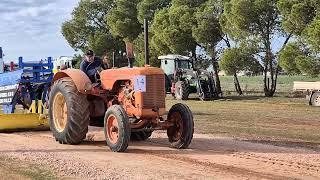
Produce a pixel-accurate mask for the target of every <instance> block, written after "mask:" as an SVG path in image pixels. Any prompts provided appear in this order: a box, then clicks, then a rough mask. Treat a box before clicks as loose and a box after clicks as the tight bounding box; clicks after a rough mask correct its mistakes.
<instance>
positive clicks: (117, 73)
mask: <svg viewBox="0 0 320 180" xmlns="http://www.w3.org/2000/svg"><path fill="white" fill-rule="evenodd" d="M139 75H145V76H149V75H150V76H153V75H156V76H164V72H163V70H162V69H160V68H155V67H150V66H145V67H139V68H119V69H109V70H104V71H102V72H101V74H100V77H101V86H102V89H105V90H109V91H114V92H117V93H118V98H119V102H121V104H122V105H123V107H124V109H125V110H126V112H127V114H128V116H129V117H136V118H147V119H150V118H156V117H158V116H162V115H163V114H164V113H165V107H148V108H146V107H143V106H144V98H145V96H146V93H144V92H135V93H134V98H135V100H134V101H132V100H131V99H126V98H125V97H124V94H123V93H124V92H123V90H122V87H117V86H115V84H116V83H117V82H119V81H120V82H121V81H127V82H131V84H129V85H128V87H127V88H129V89H131V90H133V85H134V80H135V77H136V76H139ZM63 77H70V78H71V79H72V80H73V82H74V83H75V84H76V86H77V89H78V91H80V92H82V93H88V92H90V91H85V90H88V89H87V88H88V87H90V85H91V84H92V83H91V81H90V79H89V78H88V77H87V75H86V74H85V73H84V72H82V71H81V70H74V69H68V70H65V71H60V72H58V73H57V74H55V76H54V80H53V82H54V81H56V80H58V79H60V78H63ZM159 83H160V84H161V83H163V87H164V82H162V81H161V82H159ZM160 87H162V86H160ZM160 97H161V98H162V97H165V95H164V96H159V98H160ZM155 98H157V97H155ZM159 100H160V102H164V101H165V99H164V98H163V99H159ZM155 106H157V105H156V104H155ZM152 108H158V109H157V110H158V111H154V110H153V109H152Z"/></svg>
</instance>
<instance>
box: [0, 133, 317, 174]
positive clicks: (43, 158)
mask: <svg viewBox="0 0 320 180" xmlns="http://www.w3.org/2000/svg"><path fill="white" fill-rule="evenodd" d="M0 143H1V146H0V156H1V155H2V156H9V157H12V158H15V159H19V160H23V161H30V162H32V163H36V164H40V165H42V166H43V167H45V168H47V169H48V170H51V171H53V172H54V173H55V174H56V175H57V176H58V177H61V179H320V172H319V171H320V151H318V150H317V149H313V150H311V149H304V148H301V147H297V148H294V147H279V146H273V145H267V144H259V143H252V142H246V141H240V140H233V139H231V138H223V137H215V136H211V135H203V134H195V137H194V140H193V143H192V144H191V147H190V149H187V150H175V149H171V148H169V144H168V142H167V139H166V135H165V133H162V132H157V133H154V134H153V135H152V138H151V139H150V140H147V141H146V142H132V143H131V144H130V146H129V149H128V152H127V153H112V152H111V151H110V150H109V148H108V147H106V145H105V142H104V139H103V133H102V130H101V129H99V128H90V131H89V134H88V135H87V140H86V141H85V142H83V143H82V144H81V145H78V146H70V145H60V144H58V143H57V142H56V141H55V140H54V138H53V137H52V135H51V133H50V132H25V133H14V134H0Z"/></svg>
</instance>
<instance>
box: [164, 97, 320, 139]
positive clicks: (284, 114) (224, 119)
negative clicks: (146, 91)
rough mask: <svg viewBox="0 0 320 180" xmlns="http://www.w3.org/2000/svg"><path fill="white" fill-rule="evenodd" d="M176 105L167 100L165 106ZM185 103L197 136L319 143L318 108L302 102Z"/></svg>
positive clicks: (242, 99)
mask: <svg viewBox="0 0 320 180" xmlns="http://www.w3.org/2000/svg"><path fill="white" fill-rule="evenodd" d="M227 98H228V97H227ZM177 102H178V101H175V100H173V99H169V100H168V101H167V107H171V106H172V105H173V104H175V103H177ZM184 103H186V104H188V105H189V106H190V108H191V110H192V112H193V113H194V119H195V131H196V132H198V133H206V134H215V135H221V136H228V137H235V138H247V139H253V140H257V139H264V140H278V141H281V140H286V141H293V142H309V143H320V131H319V129H320V119H319V117H320V109H319V108H315V107H310V106H308V105H307V104H306V101H305V99H297V98H285V97H275V98H264V97H256V96H247V97H229V99H225V100H224V101H221V100H218V101H211V102H202V101H197V100H190V101H185V102H184Z"/></svg>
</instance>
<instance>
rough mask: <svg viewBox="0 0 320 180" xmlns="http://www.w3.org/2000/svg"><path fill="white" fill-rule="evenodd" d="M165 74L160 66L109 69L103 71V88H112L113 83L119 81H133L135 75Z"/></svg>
mask: <svg viewBox="0 0 320 180" xmlns="http://www.w3.org/2000/svg"><path fill="white" fill-rule="evenodd" d="M151 74H153V75H156V74H158V75H164V72H163V70H162V69H160V68H155V67H135V68H120V69H109V70H104V71H102V72H101V83H102V87H103V89H107V90H112V89H113V85H114V84H115V83H116V82H117V81H121V80H130V81H131V82H133V80H134V77H135V76H137V75H151Z"/></svg>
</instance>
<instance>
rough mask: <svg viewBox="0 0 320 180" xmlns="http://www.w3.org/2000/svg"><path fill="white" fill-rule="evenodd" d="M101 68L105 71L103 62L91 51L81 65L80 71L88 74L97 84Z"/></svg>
mask: <svg viewBox="0 0 320 180" xmlns="http://www.w3.org/2000/svg"><path fill="white" fill-rule="evenodd" d="M101 68H102V69H105V66H103V62H102V60H101V59H100V58H99V57H97V56H95V55H94V52H93V51H92V50H89V51H88V52H87V53H86V55H85V59H84V60H82V62H81V64H80V70H81V71H83V72H84V73H86V74H87V76H88V77H89V79H90V80H91V82H95V81H96V80H97V79H96V77H97V75H98V71H99V70H100V69H101Z"/></svg>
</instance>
